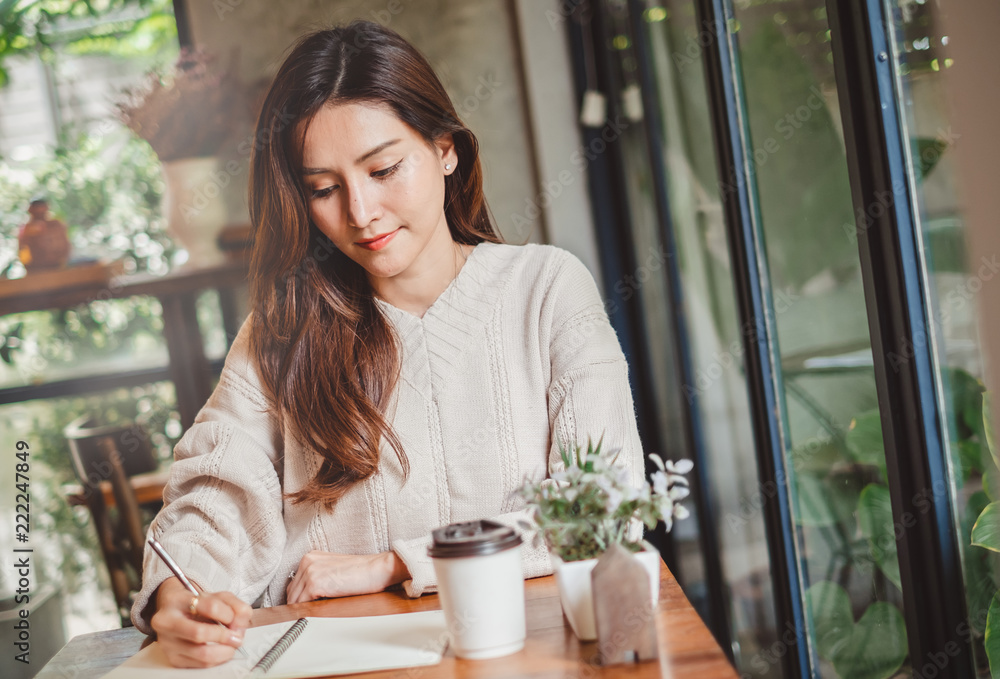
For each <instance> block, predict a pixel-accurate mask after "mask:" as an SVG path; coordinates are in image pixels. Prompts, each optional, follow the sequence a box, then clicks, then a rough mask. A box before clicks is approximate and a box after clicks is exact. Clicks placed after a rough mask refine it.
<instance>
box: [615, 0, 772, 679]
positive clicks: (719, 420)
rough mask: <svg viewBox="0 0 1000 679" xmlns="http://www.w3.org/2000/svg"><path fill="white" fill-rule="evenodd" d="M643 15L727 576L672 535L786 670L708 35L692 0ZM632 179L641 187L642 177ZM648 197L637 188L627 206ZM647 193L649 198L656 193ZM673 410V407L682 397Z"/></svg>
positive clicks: (694, 588) (739, 650)
mask: <svg viewBox="0 0 1000 679" xmlns="http://www.w3.org/2000/svg"><path fill="white" fill-rule="evenodd" d="M643 19H644V22H643V23H644V25H645V26H646V27H647V32H648V35H649V40H650V45H651V50H652V57H653V64H652V67H653V69H654V74H655V78H656V85H657V90H658V93H659V97H660V108H661V111H662V114H663V115H662V123H663V129H662V130H661V134H662V138H663V142H664V147H663V149H662V153H663V157H664V159H665V161H666V170H667V181H668V186H667V187H666V190H667V193H668V198H669V201H670V210H671V215H670V216H671V220H672V222H673V228H674V236H675V239H676V244H677V250H678V252H677V257H678V262H679V264H680V268H681V276H682V285H683V292H684V311H685V315H686V322H687V331H688V335H689V341H690V345H691V352H692V356H691V360H692V364H693V365H692V368H693V371H694V384H684V385H680V386H679V387H674V389H675V390H679V391H678V392H677V393H675V394H674V396H673V398H674V399H684V398H688V399H691V400H692V402H696V403H697V406H698V412H697V415H698V418H699V420H700V422H701V424H702V432H701V434H702V437H703V441H704V446H705V451H704V452H705V456H706V463H707V464H706V468H705V469H704V470H702V471H703V473H705V474H706V475H707V476H708V477H709V483H710V486H711V491H712V494H713V497H712V500H713V501H714V506H713V510H714V514H715V516H714V518H715V522H716V525H714V526H711V527H707V526H704V525H703V524H702V525H701V526H699V529H700V530H714V531H715V534H716V536H717V542H718V545H719V550H720V557H721V562H722V563H721V567H722V574H723V579H724V582H723V583H709V582H707V581H706V577H705V571H704V566H703V563H702V559H703V558H704V557H705V556H706V555H703V554H702V553H701V551H700V546H699V543H698V540H697V536H696V535H694V534H688V533H687V532H685V531H683V530H679V531H676V535H675V538H676V540H677V546H678V553H679V568H680V575H681V578H682V581H683V583H684V587H685V590H686V592H687V594H688V596H689V597H691V598H692V600H693V601H699V600H702V599H703V598H704V596H705V590H706V589H707V588H710V587H718V586H723V587H724V590H725V593H726V597H727V601H726V604H727V610H728V616H729V627H730V636H731V638H732V640H733V652H734V657H735V660H736V665H737V667H738V668H739V669H740V671H742V672H744V673H747V674H749V675H752V676H767V677H780V676H781V675H782V667H781V663H780V661H779V658H778V657H777V656H776V655H775V654H774V653H772V649H773V648H774V644H776V643H779V637H778V633H777V629H776V622H775V613H774V596H773V588H772V581H771V575H770V573H771V565H770V563H771V562H770V558H771V557H770V555H769V553H768V549H767V542H766V539H765V533H764V521H763V515H762V513H761V511H760V507H761V500H762V494H761V488H760V484H759V481H758V474H757V458H756V454H755V452H754V447H753V436H752V434H751V425H750V413H749V404H748V400H747V386H746V376H745V374H744V371H743V368H742V360H741V356H742V344H741V341H742V338H741V336H740V328H739V326H740V324H739V320H738V315H737V310H736V301H735V296H734V290H733V284H732V273H731V269H730V261H729V251H728V249H727V243H726V231H725V224H724V222H723V213H722V204H721V191H722V189H721V187H720V186H719V183H718V172H717V169H716V162H715V155H714V151H713V140H712V135H711V127H710V121H711V117H710V114H709V106H708V94H707V92H706V90H705V81H704V66H703V64H702V61H701V59H702V48H701V46H700V44H701V43H699V39H703V38H704V36H703V35H701V33H700V29H699V26H698V23H697V20H696V17H695V10H694V4H693V2H691V1H690V0H667V1H665V2H662V3H660V6H659V7H655V8H650V9H647V10H646V11H645V12H644V14H643ZM636 155H639V151H638V150H637V151H636ZM630 184H633V185H637V186H641V183H639V184H637V183H636V182H634V181H633V182H630ZM636 193H640V191H639V190H637V191H636ZM640 198H641V195H640V196H633V197H632V200H631V202H630V205H631V204H632V203H635V202H636V201H637V200H639V199H640ZM646 200H647V201H649V200H651V198H649V197H648V196H647V197H646ZM637 221H639V220H637ZM647 223H648V226H647V227H646V228H648V229H654V228H655V223H654V222H653V221H652V220H647ZM638 228H640V229H641V228H643V227H641V226H639V227H638ZM640 292H641V294H642V295H643V296H644V297H650V298H651V302H652V304H649V303H647V304H646V305H645V307H646V308H647V309H648V308H649V307H650V306H659V307H660V308H661V309H662V310H666V309H667V308H669V307H668V301H667V300H666V298H665V295H664V293H663V292H662V291H660V290H659V289H657V288H655V287H650V286H643V287H642V288H641V291H640ZM646 321H647V324H648V328H647V331H648V332H649V334H650V336H651V337H652V338H654V339H655V340H656V342H659V343H660V344H662V339H660V338H662V337H665V336H667V337H669V336H670V330H669V328H668V327H667V325H666V319H665V318H664V317H663V311H661V312H659V313H658V314H656V313H651V312H649V311H647V316H646ZM656 342H654V344H655V343H656ZM663 390H664V391H666V390H665V388H663ZM662 403H663V405H661V412H663V413H664V415H663V416H662V418H661V419H662V420H663V421H664V423H665V426H664V430H665V431H666V435H667V436H669V437H679V436H680V434H679V427H676V426H669V423H670V419H669V416H670V412H671V409H670V405H671V404H670V401H669V392H668V393H666V394H665V395H663V397H662ZM673 409H674V412H675V413H676V405H675V406H673ZM675 416H676V415H675ZM675 445H677V444H676V443H675ZM679 528H680V526H679Z"/></svg>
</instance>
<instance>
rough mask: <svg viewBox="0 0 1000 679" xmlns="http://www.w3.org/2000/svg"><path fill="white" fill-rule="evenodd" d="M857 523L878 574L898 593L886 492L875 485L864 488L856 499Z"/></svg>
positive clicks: (899, 584)
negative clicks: (880, 573)
mask: <svg viewBox="0 0 1000 679" xmlns="http://www.w3.org/2000/svg"><path fill="white" fill-rule="evenodd" d="M858 522H859V523H860V524H861V533H862V534H863V535H864V536H865V538H866V539H867V540H868V549H869V552H870V553H871V555H872V558H873V559H874V560H875V563H876V564H877V565H878V567H879V570H881V571H882V573H883V574H884V575H885V577H887V578H888V579H889V580H890V581H891V582H892V583H893V584H894V585H896V587H899V588H900V589H902V583H901V580H900V577H899V560H898V557H897V556H896V535H895V531H894V526H893V519H892V503H891V501H890V499H889V489H888V488H886V487H885V486H881V485H878V484H875V483H870V484H868V485H867V486H865V489H864V490H862V491H861V497H860V498H858Z"/></svg>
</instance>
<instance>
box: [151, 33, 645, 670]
mask: <svg viewBox="0 0 1000 679" xmlns="http://www.w3.org/2000/svg"><path fill="white" fill-rule="evenodd" d="M250 206H251V218H252V221H253V225H254V233H255V240H254V250H253V256H252V262H251V305H252V313H251V315H250V317H249V318H248V320H247V321H246V323H245V324H244V326H243V328H242V329H241V331H240V333H239V336H238V337H237V338H236V340H235V341H234V343H233V346H232V348H231V349H230V352H229V355H228V357H227V359H226V366H225V369H224V370H223V372H222V375H221V377H220V380H219V384H218V386H217V387H216V389H215V391H214V393H213V394H212V396H211V398H210V399H209V401H208V403H207V404H206V405H205V407H204V408H203V409H202V411H201V412H200V414H199V415H198V418H197V420H196V423H195V424H194V426H192V427H191V429H190V430H189V431H188V432H187V433H186V434H185V435H184V437H183V439H182V440H181V441H180V443H179V444H178V445H177V448H176V450H175V458H176V461H175V462H174V465H173V467H172V469H171V477H170V482H169V484H168V485H167V488H166V490H165V493H164V496H165V501H166V505H165V507H164V509H163V511H162V512H160V514H159V515H158V516H157V518H156V520H155V522H154V524H153V526H152V527H151V532H152V533H153V534H154V535H155V536H157V537H158V539H159V540H160V542H161V543H163V545H164V547H165V548H166V550H167V551H168V552H169V553H171V554H172V555H173V557H174V559H175V560H176V561H178V562H179V564H180V565H181V567H182V568H183V569H184V570H185V571H186V572H187V574H188V576H189V577H190V578H191V579H192V580H194V581H195V582H196V583H197V584H198V585H200V587H201V588H202V589H203V590H204V591H205V592H206V594H202V595H201V596H199V597H198V598H197V599H193V598H192V596H191V594H189V593H188V592H187V591H186V590H184V588H183V587H182V586H181V585H180V584H179V583H178V582H177V581H176V579H175V578H172V577H170V575H171V574H170V572H169V571H168V570H167V569H166V568H165V566H164V565H163V564H161V563H160V562H159V560H158V559H156V558H155V556H153V555H152V554H151V553H150V552H149V551H147V554H146V557H147V558H146V560H145V564H144V577H143V587H142V590H141V591H140V592H139V594H138V596H137V598H136V602H135V605H134V607H133V612H132V617H133V621H134V622H135V624H136V626H137V627H138V628H139V629H141V630H143V631H146V632H148V631H150V629H152V630H155V632H156V633H157V635H158V637H159V640H160V641H161V643H162V644H163V648H164V650H165V652H166V653H167V656H168V658H169V660H170V661H171V662H172V663H173V664H175V665H181V666H202V665H214V664H217V663H220V662H223V661H225V660H227V659H228V658H230V657H231V656H232V654H233V651H234V648H235V647H236V646H238V645H239V643H240V639H241V636H242V633H243V631H244V630H245V628H246V626H247V624H248V622H249V616H250V607H249V605H248V602H252V601H255V600H258V599H259V600H260V603H261V605H264V606H271V605H278V604H282V603H295V602H300V601H308V600H312V599H316V598H320V597H334V596H345V595H351V594H361V593H366V592H373V591H379V590H382V589H385V588H386V587H390V586H392V585H396V584H400V583H401V584H402V585H403V587H404V589H405V591H406V593H407V594H408V595H409V596H419V595H420V594H422V593H424V592H427V591H433V590H434V588H435V578H434V571H433V567H432V564H431V561H430V559H429V557H428V556H427V551H426V549H427V545H428V544H429V540H430V532H431V530H432V529H434V528H436V527H439V526H442V525H445V524H447V523H450V522H453V521H465V520H474V519H481V518H494V519H498V520H500V521H504V522H506V523H508V524H514V523H515V522H516V521H517V519H519V518H527V517H526V514H525V512H524V511H523V510H522V507H523V504H522V502H521V501H520V500H519V498H518V497H517V495H516V494H515V493H514V491H515V489H516V488H517V487H518V486H519V485H520V484H521V482H522V481H523V479H524V478H525V477H530V478H533V479H538V478H541V477H543V476H544V475H545V474H546V473H548V472H551V471H553V470H554V469H555V468H556V467H557V466H558V465H560V464H561V463H560V461H559V455H558V442H559V441H564V442H567V443H571V442H577V441H580V442H585V441H586V439H587V438H588V437H593V438H594V439H596V438H597V437H599V436H602V435H603V436H604V444H605V449H606V450H613V449H621V451H622V452H621V454H620V455H619V456H618V462H617V464H621V465H624V466H626V467H627V468H629V469H630V471H631V472H632V475H633V480H634V482H635V483H636V484H638V483H640V482H641V481H642V464H641V455H642V452H641V449H640V443H639V438H638V433H637V431H636V423H635V415H634V411H633V405H632V399H631V394H630V391H629V386H628V376H627V369H626V363H625V359H624V356H623V355H622V352H621V349H620V347H619V345H618V341H617V338H616V336H615V334H614V331H613V330H612V328H611V326H610V324H609V323H608V319H607V315H606V313H605V311H604V308H603V305H602V303H601V299H600V296H599V294H598V291H597V287H596V285H595V283H594V280H593V278H592V276H591V275H590V274H589V273H588V271H587V270H586V268H585V267H584V266H583V265H582V264H581V263H580V262H579V260H577V259H576V258H575V257H573V256H572V255H570V254H569V253H567V252H565V251H563V250H560V249H557V248H554V247H550V246H540V245H526V246H512V245H503V244H501V243H500V239H499V238H498V237H497V235H496V232H495V231H494V228H493V225H492V223H491V220H490V217H489V213H488V211H487V206H486V202H485V200H484V198H483V190H482V171H481V167H480V162H479V158H478V145H477V142H476V139H475V137H474V136H473V134H472V133H471V132H470V131H469V130H468V129H467V128H466V127H465V126H464V125H463V124H462V122H461V121H460V120H459V119H458V116H457V114H456V113H455V109H454V107H453V105H452V103H451V102H450V100H449V98H448V95H447V94H446V93H445V91H444V88H443V87H442V86H441V83H440V82H439V81H438V80H437V78H436V77H435V75H434V73H433V71H432V69H431V68H430V66H429V64H428V63H427V61H426V60H425V59H424V58H423V57H422V56H421V55H420V54H419V53H418V52H417V51H416V50H415V49H414V48H413V47H412V46H411V45H410V44H408V43H407V42H406V41H405V40H403V39H402V38H401V37H399V36H398V35H397V34H395V33H394V32H392V31H390V30H388V29H385V28H383V27H381V26H379V25H378V24H375V23H371V22H354V23H352V24H350V25H348V26H346V27H340V28H336V29H332V30H326V31H319V32H317V33H313V34H311V35H309V36H306V37H305V38H303V39H302V40H301V41H300V42H299V43H298V44H297V46H296V47H295V49H294V50H293V51H292V52H291V54H290V55H289V56H288V58H287V59H286V61H285V62H284V64H283V65H282V66H281V68H280V70H279V71H278V73H277V75H276V76H275V79H274V83H273V85H272V86H271V89H270V92H269V93H268V95H267V98H266V100H265V102H264V104H263V107H262V111H261V114H260V117H259V119H258V122H257V133H256V144H255V151H254V153H253V155H252V158H251V180H250ZM523 555H524V558H523V570H524V575H525V577H534V576H538V575H545V574H548V573H549V572H551V568H550V565H549V559H548V555H547V554H546V552H545V551H544V549H538V548H533V547H529V546H527V545H526V546H525V548H524V549H523ZM214 621H219V622H222V623H223V624H224V625H226V626H227V627H225V628H224V627H222V626H219V625H217V624H215V623H214Z"/></svg>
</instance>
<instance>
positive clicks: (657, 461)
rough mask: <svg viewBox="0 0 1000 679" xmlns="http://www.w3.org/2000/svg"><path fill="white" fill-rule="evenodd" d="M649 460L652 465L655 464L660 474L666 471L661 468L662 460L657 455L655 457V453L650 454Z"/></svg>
mask: <svg viewBox="0 0 1000 679" xmlns="http://www.w3.org/2000/svg"><path fill="white" fill-rule="evenodd" d="M649 459H650V460H652V461H653V464H655V465H656V466H657V467H659V468H660V471H661V472H662V471H666V469H665V468H664V466H663V459H662V458H661V457H660V456H659V455H657V454H656V453H650V454H649Z"/></svg>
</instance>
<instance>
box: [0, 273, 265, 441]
mask: <svg viewBox="0 0 1000 679" xmlns="http://www.w3.org/2000/svg"><path fill="white" fill-rule="evenodd" d="M248 268H249V263H248V261H247V259H246V258H245V257H234V258H232V259H229V260H226V261H225V262H223V263H221V264H218V265H216V266H211V267H205V268H200V269H194V268H184V267H181V268H179V269H177V270H175V271H172V272H170V273H168V274H166V275H164V276H153V275H150V274H134V275H130V276H117V277H115V278H112V279H111V282H110V283H109V284H108V285H90V286H87V285H80V284H67V285H63V286H56V287H50V288H48V289H45V290H36V291H31V292H28V293H26V294H23V295H17V296H13V297H5V298H3V299H2V300H0V316H4V315H7V314H13V313H20V312H24V311H41V310H46V309H71V308H73V307H75V306H78V305H80V304H89V303H90V302H94V301H98V300H106V299H121V298H125V297H134V296H137V295H148V296H151V297H155V298H157V299H158V300H159V301H160V306H161V307H162V309H163V337H164V339H165V340H166V344H167V353H168V355H169V357H170V366H169V375H170V379H171V381H172V382H173V383H174V386H175V388H176V391H177V409H178V411H179V413H180V419H181V425H182V426H183V427H184V428H185V429H187V428H188V427H190V426H191V424H192V423H193V422H194V417H195V415H197V414H198V411H199V410H200V409H201V407H202V406H203V405H204V404H205V401H206V400H208V397H209V395H210V394H211V381H210V380H211V371H210V370H209V363H208V360H207V359H206V357H205V349H204V342H203V339H202V335H201V330H200V328H199V327H198V318H197V314H196V312H195V301H196V300H197V298H198V294H199V293H201V292H202V291H203V290H209V289H215V290H218V292H219V301H220V304H221V306H222V320H223V325H224V327H225V331H226V338H227V341H232V339H233V338H234V337H235V336H236V332H237V330H239V324H240V319H239V318H238V314H237V311H236V306H237V305H236V301H235V297H234V295H233V290H234V289H235V288H237V287H241V286H243V285H245V283H246V278H247V271H248ZM43 386H44V385H43ZM104 387H106V385H104ZM27 389H33V390H34V392H37V394H36V395H35V396H33V397H34V398H46V397H48V396H51V395H53V394H49V393H48V391H51V390H48V391H46V390H45V389H44V388H40V387H36V386H31V387H28V388H27ZM5 391H14V389H8V390H5ZM21 391H23V389H22V390H21ZM25 400H26V399H25Z"/></svg>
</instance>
